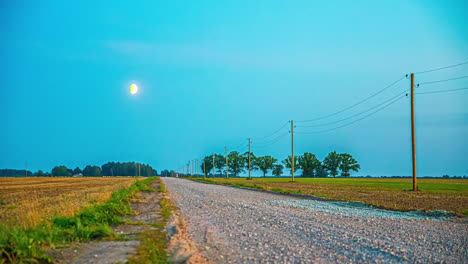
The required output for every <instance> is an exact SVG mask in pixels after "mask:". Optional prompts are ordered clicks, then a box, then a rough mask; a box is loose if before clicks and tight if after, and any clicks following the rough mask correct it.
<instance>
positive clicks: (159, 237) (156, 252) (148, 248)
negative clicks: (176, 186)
mask: <svg viewBox="0 0 468 264" xmlns="http://www.w3.org/2000/svg"><path fill="white" fill-rule="evenodd" d="M158 180H159V190H158V191H159V192H160V193H161V194H162V197H161V200H160V202H159V205H160V209H159V214H160V216H161V219H160V220H159V221H158V222H156V223H153V224H152V226H154V227H156V229H151V230H147V231H144V232H142V233H140V245H139V247H138V249H137V252H138V253H137V255H136V256H134V257H132V258H130V259H129V263H130V264H139V263H169V261H168V258H167V234H166V232H164V228H165V226H166V224H167V222H168V221H169V219H170V217H171V215H172V213H173V211H174V210H175V206H174V205H173V204H172V202H171V201H170V200H169V199H166V195H165V194H166V187H165V185H164V184H163V182H162V181H161V179H160V178H159V179H158Z"/></svg>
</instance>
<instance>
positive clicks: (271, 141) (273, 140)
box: [259, 131, 289, 147]
mask: <svg viewBox="0 0 468 264" xmlns="http://www.w3.org/2000/svg"><path fill="white" fill-rule="evenodd" d="M288 134H289V131H288V132H286V133H283V134H281V135H280V136H278V137H276V138H274V139H272V140H270V141H267V142H262V143H260V146H259V147H265V146H268V145H270V144H271V143H274V142H276V141H278V140H279V139H281V138H283V137H284V136H286V135H288Z"/></svg>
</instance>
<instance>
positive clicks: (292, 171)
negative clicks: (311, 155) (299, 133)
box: [291, 120, 295, 182]
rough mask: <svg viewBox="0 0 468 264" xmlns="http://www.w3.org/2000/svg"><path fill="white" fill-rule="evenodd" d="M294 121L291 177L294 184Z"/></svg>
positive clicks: (292, 123)
mask: <svg viewBox="0 0 468 264" xmlns="http://www.w3.org/2000/svg"><path fill="white" fill-rule="evenodd" d="M294 163H295V161H294V120H291V176H292V181H293V182H294Z"/></svg>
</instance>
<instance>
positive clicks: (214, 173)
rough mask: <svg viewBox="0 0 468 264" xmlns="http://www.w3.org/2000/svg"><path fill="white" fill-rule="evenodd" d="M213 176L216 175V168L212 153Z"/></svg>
mask: <svg viewBox="0 0 468 264" xmlns="http://www.w3.org/2000/svg"><path fill="white" fill-rule="evenodd" d="M212 156H213V178H214V177H215V175H216V169H215V160H214V153H213V155H212Z"/></svg>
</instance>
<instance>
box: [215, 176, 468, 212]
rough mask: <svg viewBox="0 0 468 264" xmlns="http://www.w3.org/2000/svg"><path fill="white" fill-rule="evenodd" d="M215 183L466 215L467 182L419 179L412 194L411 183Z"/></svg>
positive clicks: (261, 180) (264, 180) (339, 180)
mask: <svg viewBox="0 0 468 264" xmlns="http://www.w3.org/2000/svg"><path fill="white" fill-rule="evenodd" d="M209 180H210V181H212V180H214V181H215V182H217V183H221V184H228V185H237V186H245V187H254V188H260V189H266V190H272V191H278V192H290V193H301V194H312V195H316V196H321V197H326V198H331V199H338V200H346V201H356V202H364V203H367V204H372V205H375V206H380V207H385V208H390V209H397V210H424V211H433V210H445V211H449V212H452V213H455V214H457V215H468V180H462V179H460V180H459V179H420V180H419V181H418V183H419V184H418V186H419V191H417V192H412V191H410V190H411V188H412V180H411V179H368V178H364V179H356V178H351V179H345V178H337V179H334V178H303V179H301V178H297V179H296V182H294V183H293V182H290V179H289V178H255V179H253V180H246V179H245V178H244V179H239V178H236V179H223V178H216V179H212V178H210V179H209Z"/></svg>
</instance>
